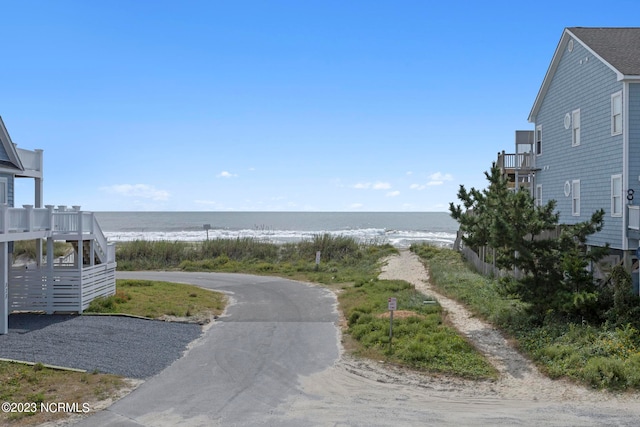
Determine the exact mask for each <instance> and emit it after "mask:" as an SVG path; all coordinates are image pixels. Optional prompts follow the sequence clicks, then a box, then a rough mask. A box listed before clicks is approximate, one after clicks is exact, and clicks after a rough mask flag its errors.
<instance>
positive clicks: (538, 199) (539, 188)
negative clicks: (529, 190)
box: [535, 184, 542, 206]
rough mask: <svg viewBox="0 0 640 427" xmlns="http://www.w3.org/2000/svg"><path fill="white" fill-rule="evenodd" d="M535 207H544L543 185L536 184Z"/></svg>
mask: <svg viewBox="0 0 640 427" xmlns="http://www.w3.org/2000/svg"><path fill="white" fill-rule="evenodd" d="M535 205H536V206H542V184H536V192H535Z"/></svg>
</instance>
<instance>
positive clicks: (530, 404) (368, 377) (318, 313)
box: [78, 272, 640, 427]
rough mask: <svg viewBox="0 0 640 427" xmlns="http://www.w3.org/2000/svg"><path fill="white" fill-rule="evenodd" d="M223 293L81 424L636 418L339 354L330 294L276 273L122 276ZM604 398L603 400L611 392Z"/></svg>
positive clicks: (627, 404) (612, 406) (596, 421)
mask: <svg viewBox="0 0 640 427" xmlns="http://www.w3.org/2000/svg"><path fill="white" fill-rule="evenodd" d="M120 277H121V278H132V279H149V280H164V281H172V282H183V283H192V284H195V285H199V286H203V287H206V288H210V289H216V290H220V291H223V292H227V293H228V294H229V295H230V297H231V298H232V304H231V305H230V306H229V307H228V309H227V312H226V313H225V315H223V316H222V317H221V318H220V319H219V320H218V321H217V322H216V323H215V324H214V325H213V326H212V327H211V328H209V329H208V330H207V332H206V333H205V334H204V336H203V337H202V338H200V339H199V340H198V341H196V342H195V343H194V344H193V345H192V346H191V348H190V350H189V351H188V352H187V354H186V355H185V356H184V357H183V358H182V359H180V360H178V361H176V362H175V363H174V364H172V365H171V366H170V367H169V368H167V369H166V370H164V371H163V372H162V373H160V374H159V375H157V376H155V377H153V378H151V379H150V380H148V381H147V382H145V383H144V384H143V385H142V386H140V387H139V388H138V389H137V390H135V391H134V392H133V393H131V394H130V395H129V396H127V397H125V398H123V399H122V400H120V401H118V402H117V403H115V404H114V405H112V406H111V407H110V408H108V409H107V410H105V411H102V412H100V413H98V414H95V415H93V416H91V417H89V418H87V419H85V420H82V421H80V423H79V424H78V425H80V426H92V427H93V426H114V425H118V426H124V427H126V426H175V425H181V426H202V425H247V426H248V425H278V426H300V425H305V426H314V425H367V426H369V425H371V426H376V425H378V426H383V425H471V424H476V425H499V426H511V425H536V426H537V425H594V426H595V425H603V424H605V425H612V424H613V425H636V424H637V420H638V419H640V418H639V417H640V410H638V409H636V408H637V407H638V405H637V400H636V399H631V400H625V399H618V398H615V397H613V396H611V395H610V394H600V395H599V399H598V400H594V399H593V398H592V397H594V396H595V395H592V394H591V393H587V391H586V390H585V395H584V396H583V397H581V398H577V399H576V397H575V396H572V397H571V398H569V399H566V400H564V399H558V397H557V396H555V395H554V396H552V397H551V398H546V397H545V396H539V398H531V397H530V396H527V397H523V396H517V395H516V396H513V397H510V396H508V395H505V394H503V393H502V392H495V391H492V390H491V384H492V383H491V382H485V383H482V384H481V387H478V386H479V384H478V383H477V382H473V381H465V380H455V379H448V378H442V377H440V378H434V377H429V376H424V375H418V374H415V373H409V372H406V371H404V370H401V369H394V368H392V367H387V366H384V365H382V364H378V363H374V362H366V361H360V360H354V359H351V358H350V357H348V356H345V355H341V350H340V345H339V329H338V314H337V312H336V305H335V304H336V300H335V297H334V296H333V294H332V293H331V292H330V291H328V290H326V289H324V288H321V287H316V286H311V285H307V284H301V283H299V282H293V281H290V280H285V279H279V278H273V277H256V276H249V275H237V274H216V273H177V272H176V273H174V272H162V273H147V272H144V273H142V272H140V273H126V274H124V273H119V278H120ZM604 400H606V401H604Z"/></svg>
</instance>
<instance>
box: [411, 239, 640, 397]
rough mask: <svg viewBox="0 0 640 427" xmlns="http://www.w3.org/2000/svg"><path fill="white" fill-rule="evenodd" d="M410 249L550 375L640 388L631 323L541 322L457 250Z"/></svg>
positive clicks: (445, 288)
mask: <svg viewBox="0 0 640 427" xmlns="http://www.w3.org/2000/svg"><path fill="white" fill-rule="evenodd" d="M411 250H412V251H414V252H415V253H416V254H418V255H419V256H420V257H421V258H422V259H423V260H424V261H425V262H426V263H427V264H428V267H429V270H430V276H431V280H432V283H433V285H435V286H436V287H437V288H438V289H439V291H440V292H442V293H444V294H446V295H447V296H449V297H451V298H455V299H457V300H458V301H461V302H463V303H465V304H466V305H467V307H468V308H469V309H470V310H471V311H473V312H474V313H475V314H477V315H479V316H480V317H483V318H485V319H487V320H488V321H490V322H491V323H493V324H494V325H495V326H497V327H499V328H501V329H502V330H503V331H504V332H506V333H507V334H509V335H510V336H511V337H512V338H514V339H515V341H516V343H517V345H518V346H519V348H520V349H521V350H522V351H523V352H524V353H525V354H527V355H528V356H529V357H531V358H532V359H533V360H534V361H535V362H536V363H537V364H538V366H540V367H541V368H542V370H543V371H545V372H546V373H547V374H548V375H549V376H550V377H552V378H559V377H567V378H572V379H574V380H577V381H580V382H582V383H584V384H587V385H590V386H592V387H594V388H608V389H640V333H639V332H638V330H637V329H636V328H634V327H633V326H631V325H626V326H617V327H616V326H615V325H610V324H605V325H603V326H599V325H589V324H587V323H579V324H575V323H570V322H566V321H563V319H562V318H558V317H554V316H548V317H547V320H546V322H545V323H544V324H543V325H539V324H538V323H537V322H531V321H530V318H529V317H528V316H527V315H526V310H525V305H524V304H523V303H522V302H521V301H520V300H518V299H517V298H516V297H514V296H511V295H509V294H508V289H506V288H505V287H504V285H503V284H501V283H500V282H498V281H496V280H492V279H488V278H485V277H483V276H481V275H479V274H477V273H475V272H473V271H472V270H471V269H470V267H469V266H468V265H467V264H466V263H465V262H464V260H463V259H462V257H461V256H460V254H459V253H457V252H454V251H452V250H450V249H442V248H434V247H431V246H428V245H415V246H412V248H411Z"/></svg>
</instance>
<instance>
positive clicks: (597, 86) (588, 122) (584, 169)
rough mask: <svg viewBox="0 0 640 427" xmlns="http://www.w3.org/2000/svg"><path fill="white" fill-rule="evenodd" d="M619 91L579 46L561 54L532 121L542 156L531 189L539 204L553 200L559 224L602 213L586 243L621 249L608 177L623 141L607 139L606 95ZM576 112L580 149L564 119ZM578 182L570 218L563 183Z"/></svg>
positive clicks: (618, 165)
mask: <svg viewBox="0 0 640 427" xmlns="http://www.w3.org/2000/svg"><path fill="white" fill-rule="evenodd" d="M622 89H623V83H622V82H618V81H617V78H616V74H615V73H614V72H613V70H611V69H610V68H609V67H607V66H606V65H605V64H604V63H602V62H601V61H599V60H598V59H597V58H596V57H594V56H593V55H592V54H591V53H590V52H589V51H588V50H587V49H585V48H584V47H583V46H582V45H581V44H580V43H578V42H576V43H575V44H574V48H573V51H571V52H569V51H568V49H566V48H565V49H564V51H563V53H562V56H561V58H560V61H559V63H558V67H557V69H556V71H555V73H554V74H553V77H552V80H551V82H550V86H549V89H548V91H547V93H546V95H545V97H544V99H543V100H542V102H541V106H540V109H539V111H538V114H537V116H536V117H535V125H536V126H538V125H541V126H542V129H543V134H542V141H543V142H542V154H541V155H539V156H537V158H536V167H537V168H538V169H539V170H538V171H537V172H536V184H538V185H542V186H543V188H544V191H543V203H546V202H547V201H549V200H550V199H554V200H556V201H557V210H558V212H559V213H560V222H561V223H564V224H575V223H577V222H580V221H585V220H587V219H589V218H590V217H591V215H592V214H593V213H594V212H595V211H596V210H598V209H604V210H605V224H604V228H603V230H602V231H601V232H600V233H597V234H595V235H594V236H592V237H591V238H590V240H589V243H590V244H593V245H604V244H606V243H609V244H610V245H611V247H613V248H622V241H623V230H622V218H620V217H612V216H611V176H612V175H616V174H621V173H622V172H623V155H622V153H623V136H622V135H616V136H611V95H612V94H613V93H615V92H617V91H620V90H622ZM577 109H579V110H580V133H581V137H580V145H579V146H575V147H574V146H572V124H571V125H570V126H569V128H568V129H566V128H565V124H564V120H565V116H566V114H569V115H571V113H572V112H573V111H575V110H577ZM574 180H579V181H580V215H579V216H574V215H572V195H571V194H569V195H568V196H566V195H565V192H564V188H565V182H567V181H568V182H569V183H571V182H572V181H574Z"/></svg>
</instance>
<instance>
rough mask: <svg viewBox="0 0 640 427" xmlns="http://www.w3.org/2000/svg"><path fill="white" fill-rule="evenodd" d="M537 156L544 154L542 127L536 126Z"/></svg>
mask: <svg viewBox="0 0 640 427" xmlns="http://www.w3.org/2000/svg"><path fill="white" fill-rule="evenodd" d="M536 154H542V125H538V126H536Z"/></svg>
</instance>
